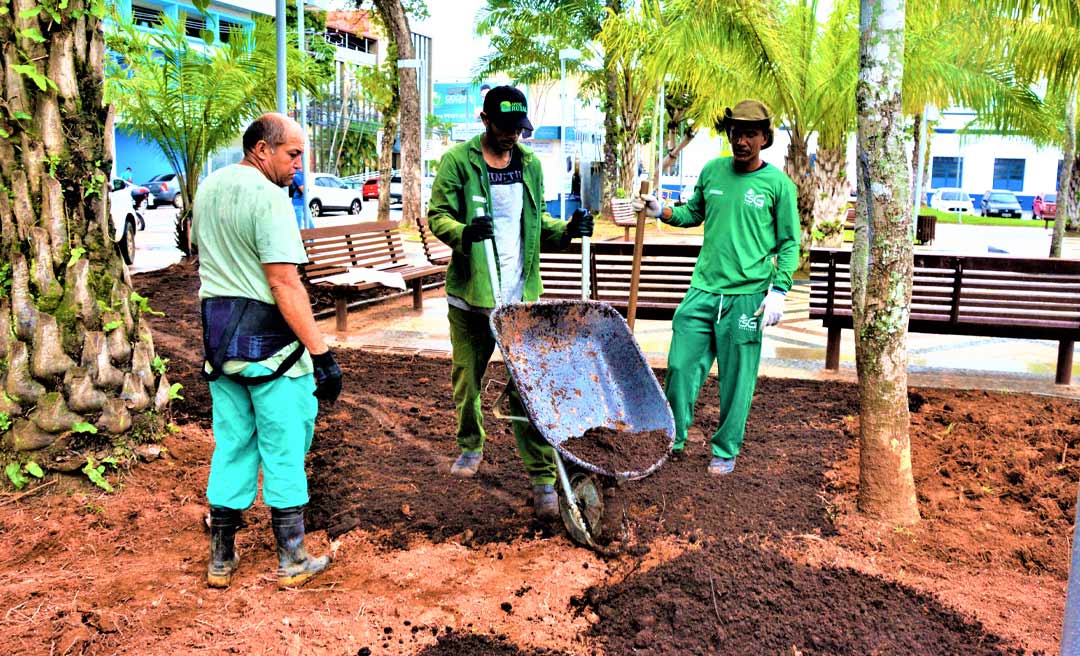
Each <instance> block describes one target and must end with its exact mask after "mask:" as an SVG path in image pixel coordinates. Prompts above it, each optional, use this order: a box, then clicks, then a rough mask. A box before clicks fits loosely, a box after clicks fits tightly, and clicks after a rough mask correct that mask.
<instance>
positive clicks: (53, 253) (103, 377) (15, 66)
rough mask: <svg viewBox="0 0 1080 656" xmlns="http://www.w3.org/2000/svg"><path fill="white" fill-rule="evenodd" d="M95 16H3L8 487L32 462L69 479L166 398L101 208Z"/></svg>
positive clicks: (103, 160)
mask: <svg viewBox="0 0 1080 656" xmlns="http://www.w3.org/2000/svg"><path fill="white" fill-rule="evenodd" d="M52 6H53V7H55V5H52ZM35 9H36V10H37V11H36V12H35V11H34V10H35ZM104 13H105V3H104V2H103V1H102V0H89V1H87V0H72V1H71V2H69V3H68V5H67V6H66V7H65V8H63V9H42V8H41V7H40V6H38V5H37V4H36V3H34V2H32V1H31V0H15V1H14V2H13V4H12V5H11V6H10V7H9V11H8V12H7V13H5V14H4V15H2V16H0V43H3V44H4V45H3V59H2V61H0V78H2V79H3V82H4V83H3V85H2V87H0V98H2V101H0V105H3V106H4V107H5V108H6V111H5V112H3V113H2V114H0V186H2V187H3V193H0V248H2V249H3V256H2V257H0V262H3V264H0V281H2V284H0V366H2V367H3V369H2V375H0V381H2V383H3V392H2V393H0V420H2V421H0V435H2V442H0V455H2V457H3V460H4V461H5V462H4V464H5V465H7V467H8V470H7V471H8V477H9V478H11V479H12V481H13V482H15V481H16V478H18V477H21V474H20V471H36V468H33V467H30V468H29V470H28V469H27V468H26V467H25V466H26V465H27V464H28V463H30V462H34V463H36V464H37V465H39V466H40V467H42V468H44V469H54V470H62V471H73V470H76V469H79V468H82V467H83V465H85V464H86V461H87V456H88V455H91V456H95V457H99V458H100V457H104V456H106V455H111V454H112V450H113V443H114V441H115V440H116V438H117V436H119V435H122V434H124V433H127V432H128V431H129V430H130V429H131V428H132V426H133V424H135V425H136V426H139V424H140V423H141V422H151V423H152V424H154V426H155V427H156V426H157V422H158V421H159V420H158V415H157V413H155V412H154V411H155V410H157V411H161V410H164V409H165V407H166V406H167V403H168V399H169V396H170V394H169V383H168V381H167V380H166V378H165V376H164V375H163V374H161V375H159V374H158V373H156V372H155V369H159V370H160V364H159V363H157V362H155V357H154V344H153V339H152V337H151V334H150V328H149V326H148V325H147V323H146V322H144V321H143V320H142V315H141V311H140V310H139V306H140V303H139V301H141V299H140V298H139V297H137V296H133V294H132V288H131V278H130V275H129V273H128V270H127V267H126V266H125V265H124V264H123V262H122V260H121V259H120V255H119V254H118V253H117V249H116V246H115V244H114V242H113V239H112V234H113V230H112V224H111V219H110V217H109V212H108V208H107V206H106V201H107V197H108V196H107V187H106V185H107V183H108V182H109V180H108V177H107V176H108V173H109V171H110V167H111V165H112V160H113V138H112V134H113V129H112V126H113V117H112V115H111V112H110V111H109V110H107V109H106V108H105V106H104V105H103V103H102V91H103V89H104V86H103V62H104V53H105V44H104V40H103V35H102V30H101V20H102V17H103V16H104ZM142 305H143V306H145V302H143V303H142ZM154 432H156V431H154V430H144V431H140V433H142V434H144V435H145V434H153V433H154ZM13 463H14V464H13ZM20 466H21V468H20Z"/></svg>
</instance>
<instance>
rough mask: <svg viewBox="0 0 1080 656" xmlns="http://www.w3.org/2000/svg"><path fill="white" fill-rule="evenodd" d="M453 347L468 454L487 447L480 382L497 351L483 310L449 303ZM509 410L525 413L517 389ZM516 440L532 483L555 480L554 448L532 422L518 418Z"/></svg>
mask: <svg viewBox="0 0 1080 656" xmlns="http://www.w3.org/2000/svg"><path fill="white" fill-rule="evenodd" d="M448 317H449V319H450V346H451V348H452V350H453V361H454V362H453V367H452V369H451V371H450V380H451V384H452V385H453V387H454V405H455V406H456V407H457V418H458V427H457V443H458V446H459V447H461V450H462V451H464V452H466V453H476V452H478V451H483V450H484V438H485V433H484V415H483V412H482V410H481V408H480V385H481V383H482V381H483V379H484V372H485V371H486V370H487V366H488V361H490V360H491V354H492V353H493V352H494V351H495V338H494V337H493V336H492V334H491V326H490V324H489V323H488V318H487V317H486V316H485V315H483V314H481V313H480V312H467V311H465V310H462V309H460V308H456V307H454V306H452V305H451V306H450V311H449V313H448ZM510 413H511V414H514V415H518V416H522V417H524V416H526V414H525V408H524V407H523V406H522V405H521V398H520V397H519V396H518V393H517V390H516V389H515V390H513V391H512V392H511V393H510ZM513 425H514V439H515V440H516V441H517V450H518V455H520V456H521V462H522V463H523V464H524V465H525V472H526V473H527V474H528V475H529V480H530V481H532V484H533V485H540V484H546V485H551V484H554V483H555V450H554V449H553V448H552V447H551V445H550V444H548V443H547V442H545V441H544V438H542V437H540V434H539V433H537V432H536V429H535V428H533V427H532V424H529V423H525V422H520V421H515V422H513Z"/></svg>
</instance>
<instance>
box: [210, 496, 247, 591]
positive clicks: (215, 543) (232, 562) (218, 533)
mask: <svg viewBox="0 0 1080 656" xmlns="http://www.w3.org/2000/svg"><path fill="white" fill-rule="evenodd" d="M240 520H241V514H240V511H239V510H233V509H232V508H223V507H221V506H210V564H209V565H208V566H207V568H206V584H207V585H208V586H210V587H211V588H227V587H229V582H230V581H232V575H233V572H235V571H236V567H237V565H239V564H240V558H239V557H237V555H236V549H235V547H234V543H235V540H236V529H238V528H240Z"/></svg>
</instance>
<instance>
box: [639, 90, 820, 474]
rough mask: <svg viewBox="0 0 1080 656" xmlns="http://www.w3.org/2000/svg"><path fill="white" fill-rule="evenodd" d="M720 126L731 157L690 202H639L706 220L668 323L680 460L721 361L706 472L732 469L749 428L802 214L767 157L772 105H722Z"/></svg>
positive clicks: (683, 220)
mask: <svg viewBox="0 0 1080 656" xmlns="http://www.w3.org/2000/svg"><path fill="white" fill-rule="evenodd" d="M718 127H719V128H720V129H722V130H723V131H724V132H726V133H727V136H728V139H729V140H730V142H731V149H732V153H733V155H734V156H733V157H721V158H717V159H714V160H712V161H710V162H709V163H708V164H706V165H705V168H704V169H702V171H701V175H700V176H699V177H698V182H697V185H696V186H695V187H694V194H693V196H692V197H691V198H690V201H689V202H688V203H687V204H686V205H684V206H682V207H675V208H671V207H664V206H662V205H661V204H660V203H659V202H658V201H657V200H656V198H655V197H653V196H642V197H641V199H639V200H638V201H635V209H637V210H639V211H640V210H642V209H644V210H645V213H646V215H648V216H651V217H659V218H660V220H661V221H663V222H664V223H668V224H670V225H673V226H677V227H692V226H697V225H701V224H702V223H704V224H705V239H704V241H703V243H702V246H701V253H700V254H699V255H698V260H697V263H696V264H695V265H694V275H693V277H692V278H691V280H690V290H689V291H688V292H687V293H686V297H685V298H684V299H683V300H682V302H681V303H680V304H679V307H678V309H676V310H675V317H674V318H673V319H672V322H671V330H672V335H671V347H670V348H669V349H668V369H667V377H666V379H665V381H664V388H665V391H666V394H667V398H668V402H669V403H670V404H671V410H672V413H673V414H674V415H675V445H674V447H673V456H675V457H678V456H680V455H681V454H682V451H683V449H684V448H685V446H686V434H687V430H688V429H689V427H690V424H691V423H693V421H694V403H695V402H696V401H697V396H698V392H699V391H700V390H701V385H702V383H704V382H705V377H706V376H707V375H708V373H709V369H711V368H712V365H713V362H714V361H715V362H716V363H717V368H718V371H719V376H720V381H719V382H720V425H719V427H718V428H717V430H716V432H715V433H714V434H713V436H712V439H711V445H712V459H711V461H710V462H709V473H710V474H728V473H730V472H732V471H733V470H734V469H735V457H736V456H737V455H738V454H739V449H740V447H741V446H742V442H743V436H744V434H745V432H746V419H747V417H748V416H749V414H750V402H751V400H752V399H753V397H754V388H755V387H756V385H757V374H758V364H759V363H760V361H761V334H762V329H763V328H764V327H765V326H772V325H774V324H776V323H779V321H780V318H781V317H782V316H783V313H784V298H785V295H786V294H787V292H788V290H789V289H790V288H791V274H792V273H794V271H795V269H796V268H797V267H798V265H799V214H798V209H797V207H796V191H795V184H794V183H793V182H792V181H791V180H790V179H789V178H788V177H787V175H785V174H784V172H783V171H781V170H780V169H778V168H776V167H775V166H771V165H769V164H767V163H765V162H763V161H762V160H761V157H760V155H761V150H762V149H763V148H768V147H769V146H771V145H772V142H773V133H772V123H771V117H770V116H769V110H768V108H766V107H765V105H763V104H762V103H760V102H758V101H756V100H743V101H741V102H739V103H738V104H737V105H735V107H734V109H732V108H728V109H727V110H726V111H725V116H724V118H723V120H722V122H721V123H720V125H719V126H718Z"/></svg>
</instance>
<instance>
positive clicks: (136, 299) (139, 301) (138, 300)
mask: <svg viewBox="0 0 1080 656" xmlns="http://www.w3.org/2000/svg"><path fill="white" fill-rule="evenodd" d="M131 302H132V303H134V304H135V307H137V308H138V309H139V312H144V313H146V314H152V315H154V316H156V317H163V316H165V313H164V312H158V311H157V310H155V309H153V308H152V307H150V301H149V300H147V298H146V297H145V296H143V295H141V294H139V292H131Z"/></svg>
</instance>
